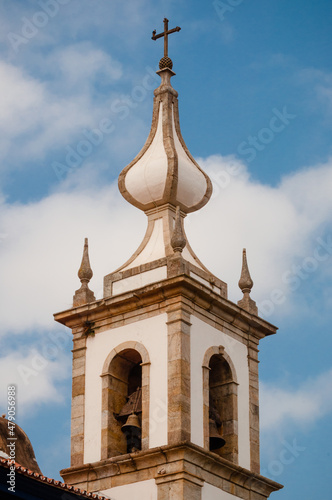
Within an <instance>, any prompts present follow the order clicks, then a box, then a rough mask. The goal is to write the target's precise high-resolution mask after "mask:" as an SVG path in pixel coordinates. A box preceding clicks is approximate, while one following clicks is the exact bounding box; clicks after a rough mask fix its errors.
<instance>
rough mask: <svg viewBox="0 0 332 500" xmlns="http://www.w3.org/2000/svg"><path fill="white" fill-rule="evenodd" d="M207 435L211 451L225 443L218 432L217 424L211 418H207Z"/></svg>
mask: <svg viewBox="0 0 332 500" xmlns="http://www.w3.org/2000/svg"><path fill="white" fill-rule="evenodd" d="M209 437H210V450H211V451H213V450H219V448H222V447H223V446H224V445H225V443H226V441H225V440H224V439H223V438H222V437H221V435H220V434H219V432H218V428H217V424H216V422H215V420H213V419H212V418H210V419H209Z"/></svg>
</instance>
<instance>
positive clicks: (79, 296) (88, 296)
mask: <svg viewBox="0 0 332 500" xmlns="http://www.w3.org/2000/svg"><path fill="white" fill-rule="evenodd" d="M77 274H78V277H79V279H80V280H81V283H82V285H81V288H79V289H78V290H76V292H75V295H74V298H73V299H74V300H73V305H74V307H76V306H81V305H83V304H87V303H89V302H93V301H95V300H96V298H95V296H94V293H93V292H92V291H91V290H90V288H89V286H88V284H89V281H90V280H91V278H92V276H93V272H92V269H91V266H90V260H89V249H88V238H85V240H84V249H83V257H82V262H81V267H80V268H79V270H78V273H77Z"/></svg>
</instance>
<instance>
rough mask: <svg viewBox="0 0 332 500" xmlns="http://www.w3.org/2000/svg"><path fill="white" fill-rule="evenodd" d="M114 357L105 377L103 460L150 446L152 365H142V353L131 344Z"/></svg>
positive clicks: (107, 364)
mask: <svg viewBox="0 0 332 500" xmlns="http://www.w3.org/2000/svg"><path fill="white" fill-rule="evenodd" d="M126 344H127V345H128V344H130V343H126ZM124 347H125V345H124ZM111 355H112V357H111V359H110V356H108V358H107V360H106V362H105V364H106V367H107V366H108V368H107V371H106V373H105V370H104V373H103V374H102V379H103V395H102V408H103V411H102V452H101V458H108V457H114V456H118V455H123V454H126V453H133V452H135V451H138V450H141V449H146V447H147V429H148V385H147V383H148V374H147V373H146V370H147V369H148V366H149V363H148V362H143V359H142V356H141V354H140V352H138V350H136V349H134V348H132V347H131V346H129V345H128V347H125V348H124V349H122V350H119V349H116V352H112V353H111ZM106 367H105V365H104V368H106Z"/></svg>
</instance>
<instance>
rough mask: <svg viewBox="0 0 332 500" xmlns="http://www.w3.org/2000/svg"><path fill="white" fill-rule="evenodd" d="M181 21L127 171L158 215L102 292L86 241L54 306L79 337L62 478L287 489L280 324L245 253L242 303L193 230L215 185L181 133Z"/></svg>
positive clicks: (126, 484)
mask: <svg viewBox="0 0 332 500" xmlns="http://www.w3.org/2000/svg"><path fill="white" fill-rule="evenodd" d="M179 30H180V28H178V27H177V28H174V29H172V30H168V20H167V19H165V20H164V32H162V33H160V34H159V35H157V34H156V32H155V31H154V32H153V36H152V38H153V39H154V40H156V39H158V38H160V37H164V57H163V58H162V59H161V60H160V63H159V68H160V69H159V71H158V72H157V73H158V75H159V76H160V78H161V83H160V86H159V87H158V88H157V89H156V90H155V91H154V105H153V116H152V125H151V131H150V134H149V136H148V138H147V141H146V143H145V145H144V147H143V149H142V150H141V152H140V153H139V154H138V155H137V156H136V158H135V159H134V160H133V161H132V162H131V163H130V164H129V165H128V166H127V167H126V168H125V169H124V170H123V171H122V172H121V174H120V176H119V189H120V192H121V194H122V195H123V197H124V198H125V199H126V200H127V201H128V202H129V203H131V204H133V205H134V206H135V207H137V208H138V209H139V210H143V211H144V212H145V214H146V216H147V230H146V234H145V236H144V238H143V241H142V243H141V245H140V246H139V248H138V249H137V251H136V252H135V253H134V255H133V256H132V257H131V258H130V259H129V260H128V261H127V262H126V263H125V264H124V265H123V266H121V267H120V268H119V269H117V270H116V271H114V272H112V273H111V274H108V275H107V276H105V278H104V296H103V298H102V299H98V300H96V299H95V296H94V294H93V292H92V291H91V290H90V289H89V286H88V284H89V281H90V279H91V277H92V270H91V267H90V262H89V255H88V242H87V240H86V242H85V245H84V252H83V259H82V264H81V267H80V270H79V273H78V274H79V278H80V280H81V283H82V285H81V288H80V289H79V290H77V291H76V293H75V295H74V301H73V307H72V308H71V309H69V310H67V311H64V312H60V313H57V314H55V319H56V321H58V322H60V323H62V324H64V325H66V326H68V327H69V328H71V329H72V333H73V372H72V416H71V466H70V467H69V468H67V469H64V470H62V471H61V475H62V477H63V478H64V481H65V482H66V483H69V484H72V485H74V486H76V487H79V488H81V489H83V490H87V491H89V492H95V493H100V494H102V495H105V496H108V497H109V498H112V499H113V500H125V499H129V498H135V500H171V499H172V500H180V499H181V500H182V499H188V500H218V499H225V500H235V499H243V500H263V499H266V498H268V497H269V495H270V493H271V492H273V491H277V490H279V489H280V488H281V487H282V486H281V485H280V484H278V483H276V482H274V481H272V480H270V479H267V478H265V477H263V476H261V475H260V474H259V472H260V469H259V468H260V456H259V398H258V345H259V341H260V340H261V339H262V338H264V337H265V336H269V335H272V334H274V333H276V330H277V329H276V327H274V326H273V325H271V324H270V323H268V322H267V321H265V320H263V319H261V318H260V317H259V316H258V311H257V307H256V304H255V302H254V301H253V300H252V299H251V297H250V291H251V288H252V286H253V282H252V279H251V277H250V274H249V270H248V265H247V259H246V253H245V251H244V252H243V263H242V273H241V277H240V281H239V286H240V288H241V290H242V292H243V299H242V300H240V301H239V302H238V303H237V304H235V303H233V302H231V301H230V300H228V298H227V285H226V283H224V282H223V281H221V280H220V279H218V278H217V277H215V276H214V275H213V274H212V273H211V272H210V271H209V270H208V269H207V268H206V267H205V266H204V265H203V264H202V263H201V262H200V260H199V259H198V258H197V256H196V255H195V253H194V252H193V250H192V249H191V247H190V244H189V242H188V240H187V237H186V234H185V230H184V219H185V217H186V216H187V214H190V213H191V212H194V211H196V210H199V209H200V208H201V207H203V206H204V205H205V204H206V203H207V202H208V201H209V198H210V196H211V194H212V185H211V181H210V179H209V177H208V176H207V175H206V174H205V172H203V170H202V169H201V168H200V167H199V165H198V164H197V163H196V161H195V160H194V158H193V157H192V156H191V154H190V152H189V151H188V149H187V147H186V144H185V142H184V140H183V138H182V135H181V131H180V124H179V112H178V94H177V92H176V90H174V88H173V87H172V84H171V78H172V77H173V76H174V75H175V73H174V72H173V71H172V66H173V64H172V61H171V59H170V58H169V57H168V44H167V41H168V35H169V34H170V33H173V32H176V31H179ZM210 236H211V237H212V235H210ZM206 237H207V238H208V237H209V235H206Z"/></svg>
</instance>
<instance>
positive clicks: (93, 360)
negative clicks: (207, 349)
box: [84, 314, 167, 463]
mask: <svg viewBox="0 0 332 500" xmlns="http://www.w3.org/2000/svg"><path fill="white" fill-rule="evenodd" d="M166 321H167V315H166V314H160V315H158V316H154V317H152V318H147V319H143V320H140V321H135V322H133V323H131V324H128V325H125V326H121V327H118V328H114V329H112V330H108V331H105V332H101V333H97V334H96V335H95V336H94V337H89V338H88V339H87V351H86V380H85V421H84V462H85V463H89V462H95V461H98V460H100V459H101V391H102V379H101V377H100V375H101V373H102V369H103V364H104V362H105V359H106V358H107V356H108V354H109V353H110V352H111V351H112V349H114V348H115V347H117V346H118V345H120V344H122V343H123V342H127V341H137V342H140V343H141V344H143V345H144V347H145V348H146V349H147V351H148V353H149V357H150V362H151V366H150V442H149V446H150V448H153V447H155V446H162V445H164V444H167V418H166V417H167V410H166V409H167V325H166Z"/></svg>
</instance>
